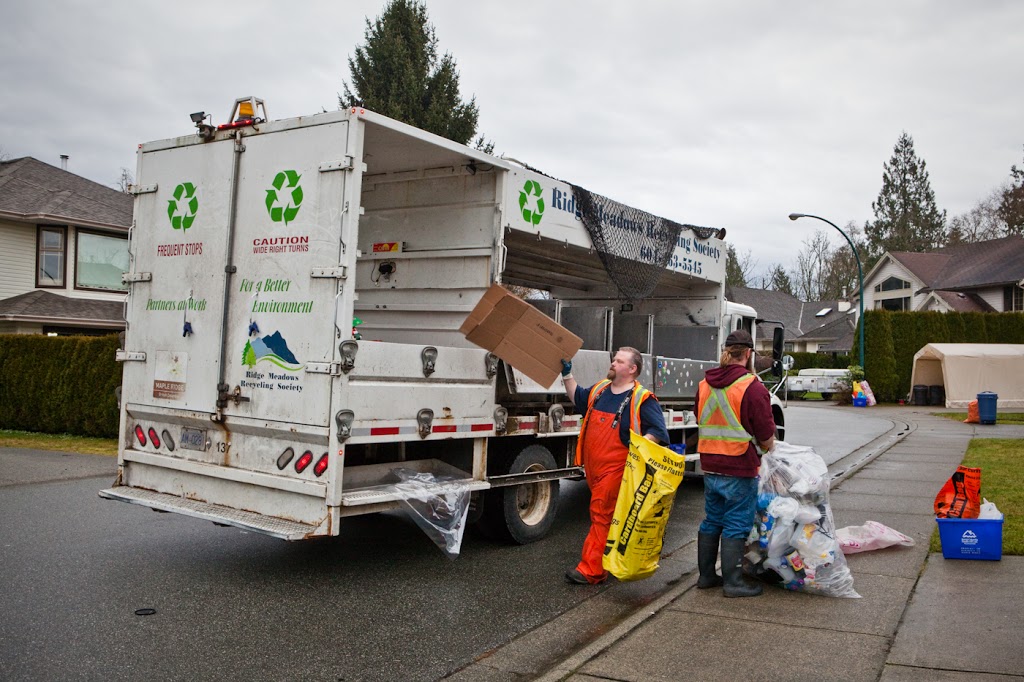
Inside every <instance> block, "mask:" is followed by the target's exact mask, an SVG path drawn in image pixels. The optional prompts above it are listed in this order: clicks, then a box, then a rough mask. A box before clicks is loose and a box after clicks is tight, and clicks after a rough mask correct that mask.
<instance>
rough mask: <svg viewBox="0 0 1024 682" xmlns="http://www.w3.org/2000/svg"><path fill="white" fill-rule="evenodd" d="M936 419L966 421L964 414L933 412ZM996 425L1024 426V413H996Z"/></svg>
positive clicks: (965, 414)
mask: <svg viewBox="0 0 1024 682" xmlns="http://www.w3.org/2000/svg"><path fill="white" fill-rule="evenodd" d="M932 414H933V415H935V416H936V417H945V418H946V419H952V420H953V421H956V422H962V421H964V420H965V419H967V413H966V412H933V413H932ZM996 424H1024V412H997V413H996Z"/></svg>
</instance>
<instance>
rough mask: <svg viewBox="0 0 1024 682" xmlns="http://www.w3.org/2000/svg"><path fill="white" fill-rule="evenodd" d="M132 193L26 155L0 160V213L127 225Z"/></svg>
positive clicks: (111, 225) (23, 217)
mask: <svg viewBox="0 0 1024 682" xmlns="http://www.w3.org/2000/svg"><path fill="white" fill-rule="evenodd" d="M132 201H133V200H132V197H131V196H130V195H128V194H124V193H122V192H119V191H117V190H115V189H111V188H110V187H104V186H103V185H101V184H99V183H97V182H93V181H92V180H87V179H86V178H83V177H81V176H80V175H75V174H74V173H69V172H68V171H66V170H61V169H60V168H57V167H55V166H51V165H50V164H48V163H43V162H42V161H38V160H37V159H34V158H32V157H30V156H25V157H22V158H20V159H12V160H10V161H3V162H0V214H7V215H9V216H12V217H16V218H21V219H31V220H52V221H57V222H70V223H72V224H75V223H77V224H83V223H84V224H92V225H99V226H107V227H120V228H124V229H128V228H129V227H130V226H131V224H132Z"/></svg>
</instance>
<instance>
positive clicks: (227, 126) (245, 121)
mask: <svg viewBox="0 0 1024 682" xmlns="http://www.w3.org/2000/svg"><path fill="white" fill-rule="evenodd" d="M253 123H255V121H254V120H253V119H251V118H243V119H241V120H238V121H235V122H233V123H221V124H220V125H219V126H217V130H231V129H232V128H241V127H242V126H251V125H252V124H253Z"/></svg>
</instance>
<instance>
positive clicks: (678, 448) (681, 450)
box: [668, 443, 686, 455]
mask: <svg viewBox="0 0 1024 682" xmlns="http://www.w3.org/2000/svg"><path fill="white" fill-rule="evenodd" d="M668 449H669V450H671V451H672V452H674V453H676V454H677V455H685V454H686V443H672V444H671V445H669V446H668Z"/></svg>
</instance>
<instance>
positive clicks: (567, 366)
mask: <svg viewBox="0 0 1024 682" xmlns="http://www.w3.org/2000/svg"><path fill="white" fill-rule="evenodd" d="M571 373H572V361H571V360H562V376H563V377H567V376H569V375H570V374H571Z"/></svg>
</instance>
